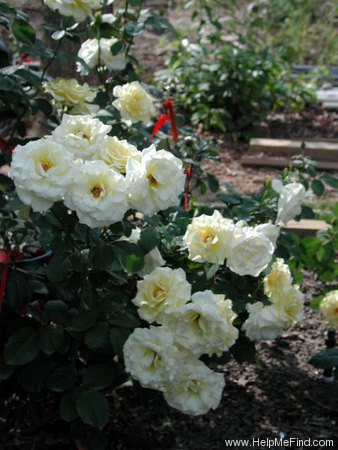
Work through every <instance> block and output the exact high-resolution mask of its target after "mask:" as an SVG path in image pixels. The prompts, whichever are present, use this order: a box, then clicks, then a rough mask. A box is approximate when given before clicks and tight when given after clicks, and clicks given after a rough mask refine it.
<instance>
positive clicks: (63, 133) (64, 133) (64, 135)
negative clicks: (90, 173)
mask: <svg viewBox="0 0 338 450" xmlns="http://www.w3.org/2000/svg"><path fill="white" fill-rule="evenodd" d="M110 130H111V126H110V125H105V124H104V123H102V122H101V121H100V120H99V119H94V118H93V117H90V116H70V115H68V114H64V115H63V117H62V121H61V124H60V125H59V126H58V127H57V128H55V130H54V131H53V133H52V135H53V138H54V140H55V141H56V142H58V143H59V144H61V145H62V146H63V147H64V148H66V149H67V150H68V151H70V152H71V153H73V155H74V158H81V159H83V160H85V159H91V158H92V157H93V156H94V155H95V153H96V152H97V151H98V149H99V148H100V147H101V146H102V145H103V141H104V138H105V137H106V135H107V134H108V133H109V131H110Z"/></svg>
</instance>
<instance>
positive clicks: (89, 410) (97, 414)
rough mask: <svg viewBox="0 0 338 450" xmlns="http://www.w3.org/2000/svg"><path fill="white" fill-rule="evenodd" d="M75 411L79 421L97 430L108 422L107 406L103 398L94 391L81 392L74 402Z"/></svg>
mask: <svg viewBox="0 0 338 450" xmlns="http://www.w3.org/2000/svg"><path fill="white" fill-rule="evenodd" d="M76 410H77V412H78V414H79V416H80V418H81V420H82V421H83V422H84V423H86V424H88V425H92V426H93V427H95V428H98V429H99V430H102V428H104V427H105V426H106V425H107V423H108V421H109V404H108V402H107V400H106V398H105V396H104V395H103V394H102V393H101V392H98V391H96V390H94V389H91V390H88V391H85V392H82V393H81V394H80V395H79V396H78V398H77V401H76Z"/></svg>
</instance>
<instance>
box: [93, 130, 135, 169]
mask: <svg viewBox="0 0 338 450" xmlns="http://www.w3.org/2000/svg"><path fill="white" fill-rule="evenodd" d="M94 158H95V159H101V160H102V161H104V162H105V163H106V164H108V166H110V167H112V168H113V169H115V170H117V171H118V172H120V173H122V174H125V173H126V170H127V162H128V160H129V158H134V159H136V160H137V161H141V158H142V155H141V152H139V151H138V150H137V148H136V147H135V146H134V145H132V144H129V143H128V142H127V141H126V140H125V139H124V140H120V139H118V138H117V137H116V136H106V138H105V139H104V141H103V144H102V146H101V147H100V148H99V150H98V152H97V153H96V155H95V156H94Z"/></svg>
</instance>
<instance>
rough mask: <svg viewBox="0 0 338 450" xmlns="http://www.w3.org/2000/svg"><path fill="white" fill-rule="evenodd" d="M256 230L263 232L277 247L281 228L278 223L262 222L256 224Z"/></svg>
mask: <svg viewBox="0 0 338 450" xmlns="http://www.w3.org/2000/svg"><path fill="white" fill-rule="evenodd" d="M254 231H256V232H258V233H261V234H263V235H264V236H265V237H266V238H268V239H269V240H270V241H271V242H272V244H273V246H274V247H275V248H276V244H277V239H278V237H279V234H280V228H279V226H277V225H273V224H272V223H270V222H269V223H261V224H260V225H256V226H255V227H254Z"/></svg>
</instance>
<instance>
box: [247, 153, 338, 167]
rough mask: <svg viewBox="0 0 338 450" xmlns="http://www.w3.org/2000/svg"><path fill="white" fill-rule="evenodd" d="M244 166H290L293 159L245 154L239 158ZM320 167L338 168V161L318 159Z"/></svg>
mask: <svg viewBox="0 0 338 450" xmlns="http://www.w3.org/2000/svg"><path fill="white" fill-rule="evenodd" d="M239 162H240V163H241V164H242V165H243V166H261V167H264V166H265V167H283V168H284V167H288V166H290V165H291V163H292V160H291V159H289V158H280V157H274V156H265V155H264V154H262V155H244V156H242V158H241V159H240V160H239ZM316 167H317V168H318V169H323V170H338V161H337V162H335V161H317V166H316Z"/></svg>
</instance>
